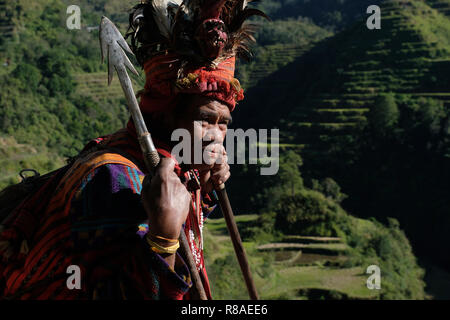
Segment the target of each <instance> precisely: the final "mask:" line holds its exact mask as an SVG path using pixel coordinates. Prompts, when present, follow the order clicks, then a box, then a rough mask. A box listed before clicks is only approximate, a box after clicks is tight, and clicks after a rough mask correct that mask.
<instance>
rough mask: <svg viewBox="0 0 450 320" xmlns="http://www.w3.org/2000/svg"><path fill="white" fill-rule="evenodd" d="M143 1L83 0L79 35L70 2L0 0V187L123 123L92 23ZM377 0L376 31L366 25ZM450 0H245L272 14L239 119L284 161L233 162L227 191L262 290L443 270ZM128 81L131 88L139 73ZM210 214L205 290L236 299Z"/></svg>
mask: <svg viewBox="0 0 450 320" xmlns="http://www.w3.org/2000/svg"><path fill="white" fill-rule="evenodd" d="M138 2H139V1H131V0H128V1H123V0H98V1H93V0H80V1H78V3H77V4H78V5H79V6H80V9H81V30H69V29H67V27H66V19H67V17H68V14H67V12H66V9H67V7H68V6H69V5H71V4H73V3H71V1H68V0H63V1H57V0H34V1H24V0H19V1H12V0H6V1H5V0H3V1H1V0H0V8H1V10H0V12H1V13H0V30H1V32H2V35H1V38H0V62H1V65H0V92H1V95H0V157H1V158H0V164H1V168H0V170H1V171H0V172H1V173H0V188H2V187H4V186H6V185H9V184H12V183H17V182H19V177H18V173H19V171H20V170H22V169H25V168H33V169H37V170H38V171H39V172H41V173H45V172H48V171H50V170H53V169H55V168H58V167H60V166H62V165H63V164H64V161H65V160H66V159H67V158H68V157H71V156H73V155H75V154H76V153H77V152H78V151H80V150H81V148H82V147H83V145H84V144H85V143H87V142H88V141H89V140H90V139H92V138H95V137H98V136H101V135H105V134H108V133H112V132H114V131H115V130H117V129H118V128H120V127H122V126H123V125H124V124H125V123H126V121H127V119H128V114H127V110H126V107H125V100H124V98H123V95H122V93H121V89H120V86H119V83H118V81H117V78H116V79H115V80H114V81H113V84H112V86H111V87H107V86H106V83H107V80H106V67H105V65H102V64H101V62H100V50H99V44H98V30H97V29H96V27H97V26H98V23H99V21H100V18H101V16H103V15H106V16H108V17H109V18H110V19H111V20H112V21H114V22H115V23H116V24H118V26H119V28H120V30H121V32H122V33H123V34H124V33H125V31H126V29H127V24H128V14H127V10H128V9H129V8H131V7H132V6H133V5H135V4H137V3H138ZM373 4H379V5H380V6H381V9H382V29H381V30H368V29H367V28H366V25H365V19H366V17H367V14H366V9H367V7H368V6H369V5H373ZM449 4H450V0H435V1H422V0H414V1H399V0H390V1H383V2H382V1H375V0H314V1H309V0H281V1H274V0H273V1H272V0H264V1H260V2H258V3H255V4H254V5H255V6H257V7H259V8H260V9H262V10H264V11H266V12H267V13H268V14H269V15H270V16H271V18H272V19H273V21H272V22H270V23H264V24H262V25H261V26H260V29H259V31H258V33H257V35H256V38H257V41H258V45H256V46H254V48H253V53H254V58H253V59H252V61H251V62H240V63H239V65H238V77H239V78H240V79H241V80H242V84H243V86H244V88H245V89H247V90H246V100H245V101H243V102H242V103H240V104H239V105H238V107H237V109H236V111H235V114H234V115H233V118H234V119H235V120H236V121H234V123H235V125H234V126H237V127H243V128H249V127H252V128H280V129H281V137H282V140H281V142H280V147H281V168H280V173H279V174H278V175H277V176H274V177H261V176H260V175H259V167H258V166H251V165H248V166H234V167H233V168H232V173H233V177H232V179H231V180H230V182H229V188H228V189H229V190H230V191H229V192H230V197H231V200H232V204H233V207H234V211H235V212H237V213H238V214H252V215H251V216H243V217H242V218H241V219H240V220H239V221H240V227H241V231H242V235H243V238H244V240H245V241H246V245H247V246H248V249H249V255H250V259H251V261H252V266H253V267H254V268H255V269H256V273H257V276H256V281H257V285H258V289H259V290H263V292H264V295H263V297H265V298H270V299H272V298H277V299H283V298H285V299H314V298H329V299H344V298H350V299H366V298H370V299H390V298H397V299H411V298H413V299H414V298H416V299H423V298H426V297H427V295H426V293H425V284H424V282H423V278H424V272H423V270H422V268H421V266H419V264H418V263H417V261H416V254H417V252H420V255H419V258H421V257H425V256H429V257H431V258H432V259H433V261H434V262H436V263H440V265H441V266H449V263H450V261H448V257H450V254H448V253H449V246H448V243H449V240H450V238H449V234H450V232H449V231H450V230H449V228H450V220H449V219H448V215H446V213H447V212H448V210H449V208H450V203H449V200H448V196H447V193H448V190H450V188H449V184H448V181H450V179H449V178H450V173H449V168H450V166H449V165H448V157H447V156H448V155H449V154H450V149H449V142H450V139H449V137H448V134H449V125H450V122H449V111H448V105H447V103H450V99H449V98H448V97H450V92H449V89H448V88H449V78H448V77H449V76H448V74H449V72H448V71H449V70H448V68H449V66H450V64H449V63H448V61H450V56H449V55H450V38H449V36H448V35H449V34H450V33H449V31H450V22H449V21H448V16H447V15H446V14H448V13H449V12H450V11H449V10H448V9H449V8H450V5H449ZM260 21H261V20H257V21H256V22H257V23H260ZM133 81H134V84H135V90H136V91H137V90H140V89H141V88H142V85H143V81H144V78H143V76H142V75H141V76H140V77H134V78H133ZM447 101H448V102H447ZM344 193H345V194H344ZM369 217H375V218H376V219H374V218H372V219H370V220H369V219H366V218H369ZM391 217H392V218H394V219H391ZM362 218H364V219H362ZM380 222H381V223H380ZM210 223H211V224H210V226H211V227H210V230H209V231H208V232H209V233H207V237H210V238H209V240H211V241H209V242H208V243H209V244H207V248H206V250H207V251H208V250H209V254H210V255H209V258H208V260H207V264H208V267H209V268H210V270H211V271H210V273H211V282H212V286H213V289H214V288H215V289H216V293H215V295H216V296H215V297H217V298H227V297H231V298H243V297H242V293H243V292H245V290H244V289H243V286H242V281H241V278H240V275H239V273H238V272H235V271H237V270H238V268H237V266H236V264H235V260H234V258H231V257H232V254H231V245H230V243H229V241H225V240H224V234H225V231H224V226H223V222H222V221H220V220H216V221H211V222H210ZM403 229H404V230H405V231H406V236H405V234H404V233H403V231H402V230H403ZM410 240H411V242H412V244H413V246H412V247H411V245H410V243H409V241H410ZM280 243H281V245H280ZM286 243H287V244H286ZM274 248H281V249H280V250H279V249H276V250H275V249H274ZM427 248H428V250H425V249H427ZM430 248H431V249H430ZM418 250H419V251H418ZM420 250H421V251H420ZM207 254H208V252H207ZM370 264H376V265H379V266H380V267H381V270H382V272H383V273H382V275H383V281H385V282H383V283H385V286H383V289H382V290H381V291H380V292H371V291H368V289H367V287H366V285H365V281H366V277H365V269H366V268H367V266H368V265H370ZM324 279H325V280H324ZM449 292H450V289H449Z"/></svg>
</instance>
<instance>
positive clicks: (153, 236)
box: [148, 232, 178, 243]
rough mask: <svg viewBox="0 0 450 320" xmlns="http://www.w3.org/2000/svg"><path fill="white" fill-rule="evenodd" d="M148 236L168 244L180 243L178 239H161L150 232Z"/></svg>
mask: <svg viewBox="0 0 450 320" xmlns="http://www.w3.org/2000/svg"><path fill="white" fill-rule="evenodd" d="M148 236H149V237H151V238H154V239H159V240H164V241H167V242H172V243H175V242H178V239H168V238H164V237H161V236H156V235H153V234H151V233H150V232H149V233H148Z"/></svg>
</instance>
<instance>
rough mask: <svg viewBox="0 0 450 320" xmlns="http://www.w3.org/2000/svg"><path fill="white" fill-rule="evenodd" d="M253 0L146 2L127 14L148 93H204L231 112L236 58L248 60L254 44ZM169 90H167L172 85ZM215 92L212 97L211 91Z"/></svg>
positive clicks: (238, 94)
mask: <svg viewBox="0 0 450 320" xmlns="http://www.w3.org/2000/svg"><path fill="white" fill-rule="evenodd" d="M249 2H252V0H184V1H183V0H148V1H141V4H139V5H137V6H135V7H134V8H133V9H132V12H131V14H130V29H129V32H128V33H127V37H131V48H132V50H133V52H134V53H135V55H136V58H137V59H138V62H139V63H140V64H141V65H142V66H143V67H144V69H145V72H146V75H147V84H146V93H147V95H153V96H155V95H156V96H158V95H159V96H161V95H165V96H167V95H171V94H172V95H173V94H174V90H175V91H177V92H192V93H195V92H196V91H198V92H200V93H207V95H211V96H214V97H216V98H218V99H220V100H222V101H224V102H225V103H228V104H229V105H230V106H231V107H232V108H234V105H235V102H236V101H239V100H242V98H243V90H242V88H240V84H239V81H238V80H237V79H235V78H234V67H235V57H236V56H237V57H239V58H244V59H248V58H250V56H251V53H250V50H249V44H250V43H251V42H254V41H255V38H254V37H253V35H252V34H253V33H254V32H255V30H256V28H255V25H254V24H246V23H244V22H245V21H246V20H247V19H248V18H249V17H251V16H262V17H264V18H266V19H268V20H270V18H269V17H268V16H267V15H266V14H264V13H263V12H262V11H260V10H257V9H254V8H249V7H248V3H249ZM170 82H172V84H173V85H174V86H172V84H171V83H170ZM214 92H215V93H214Z"/></svg>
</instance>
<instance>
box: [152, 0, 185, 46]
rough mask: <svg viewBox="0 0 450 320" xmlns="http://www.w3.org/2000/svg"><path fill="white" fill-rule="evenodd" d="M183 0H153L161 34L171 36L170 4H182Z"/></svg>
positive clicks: (155, 16)
mask: <svg viewBox="0 0 450 320" xmlns="http://www.w3.org/2000/svg"><path fill="white" fill-rule="evenodd" d="M182 2H183V0H153V1H152V4H153V9H154V11H155V12H154V18H155V22H156V24H157V25H158V28H159V31H160V32H161V34H162V35H163V36H164V37H166V38H170V30H171V29H172V16H171V14H169V11H168V9H167V8H168V6H169V5H170V6H178V7H179V6H180V5H181V3H182Z"/></svg>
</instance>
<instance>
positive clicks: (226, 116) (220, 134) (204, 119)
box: [177, 95, 232, 172]
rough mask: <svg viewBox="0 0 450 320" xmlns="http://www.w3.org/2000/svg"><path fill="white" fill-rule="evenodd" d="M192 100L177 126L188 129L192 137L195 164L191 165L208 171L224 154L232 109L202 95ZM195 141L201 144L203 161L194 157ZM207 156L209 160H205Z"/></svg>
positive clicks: (193, 167)
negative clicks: (224, 143) (199, 161)
mask: <svg viewBox="0 0 450 320" xmlns="http://www.w3.org/2000/svg"><path fill="white" fill-rule="evenodd" d="M190 102H191V103H190V104H189V105H188V106H186V108H187V109H185V111H186V112H184V115H185V116H184V117H180V119H179V120H178V121H177V127H178V128H183V129H186V130H188V131H189V133H190V135H191V137H192V139H191V150H192V152H191V154H192V159H191V163H193V164H192V165H191V166H190V167H191V168H192V169H198V170H199V171H200V172H203V171H208V170H210V169H211V168H212V167H213V166H214V162H216V161H215V159H217V157H223V155H224V147H223V142H224V140H225V136H226V134H227V128H228V125H229V124H230V123H231V119H232V118H231V114H230V110H229V108H228V106H227V105H225V104H223V103H221V102H219V101H217V100H214V99H211V98H208V97H204V96H200V95H195V96H193V97H192V99H191V101H190ZM195 141H197V143H198V144H199V145H201V152H202V155H201V160H202V161H201V163H196V162H198V161H195V160H196V159H194V153H195V145H194V143H195ZM197 149H199V148H197ZM204 155H205V156H204ZM205 158H206V159H209V160H207V161H205ZM219 161H220V160H219Z"/></svg>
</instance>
